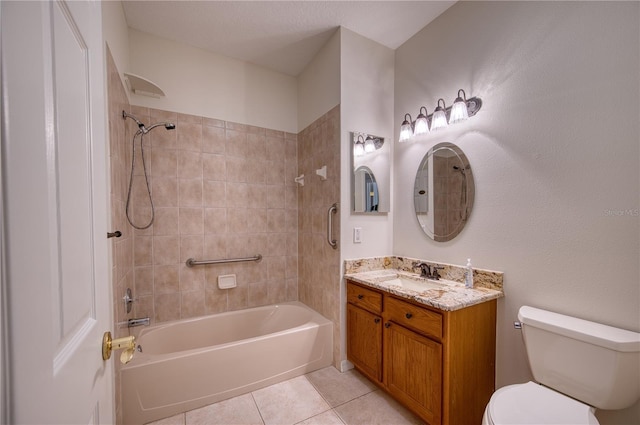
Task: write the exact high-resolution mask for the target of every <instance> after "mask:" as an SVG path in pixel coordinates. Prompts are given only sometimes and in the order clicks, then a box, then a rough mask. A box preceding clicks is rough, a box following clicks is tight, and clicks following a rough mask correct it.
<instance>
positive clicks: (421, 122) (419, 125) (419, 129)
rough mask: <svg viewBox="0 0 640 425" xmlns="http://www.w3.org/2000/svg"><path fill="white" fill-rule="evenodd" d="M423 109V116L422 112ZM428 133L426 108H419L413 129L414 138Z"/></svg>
mask: <svg viewBox="0 0 640 425" xmlns="http://www.w3.org/2000/svg"><path fill="white" fill-rule="evenodd" d="M423 109H424V114H423V113H422V110H423ZM428 132H429V122H428V121H427V108H425V107H424V106H423V107H421V108H420V113H419V114H418V118H416V125H415V129H414V130H413V135H414V136H419V135H421V134H426V133H428Z"/></svg>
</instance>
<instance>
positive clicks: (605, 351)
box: [518, 306, 640, 410]
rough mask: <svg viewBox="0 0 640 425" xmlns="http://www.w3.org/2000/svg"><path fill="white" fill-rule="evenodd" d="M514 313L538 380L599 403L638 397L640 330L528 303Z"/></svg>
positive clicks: (620, 403)
mask: <svg viewBox="0 0 640 425" xmlns="http://www.w3.org/2000/svg"><path fill="white" fill-rule="evenodd" d="M518 319H519V320H520V322H521V323H522V335H523V338H524V343H525V347H526V350H527V356H528V358H529V364H530V366H531V372H532V373H533V377H534V379H535V380H536V381H537V382H539V383H540V384H543V385H545V386H547V387H550V388H552V389H554V390H556V391H559V392H561V393H563V394H566V395H568V396H570V397H573V398H575V399H577V400H580V401H582V402H584V403H586V404H589V405H591V406H593V407H596V408H599V409H607V410H618V409H624V408H626V407H629V406H631V405H633V404H634V403H635V402H636V401H637V400H638V399H639V398H640V333H637V332H631V331H628V330H624V329H618V328H614V327H611V326H607V325H603V324H600V323H595V322H590V321H587V320H582V319H578V318H575V317H571V316H565V315H562V314H558V313H553V312H550V311H546V310H541V309H538V308H534V307H528V306H523V307H521V308H520V310H519V312H518Z"/></svg>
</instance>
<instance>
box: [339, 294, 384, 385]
mask: <svg viewBox="0 0 640 425" xmlns="http://www.w3.org/2000/svg"><path fill="white" fill-rule="evenodd" d="M347 300H348V304H347V335H351V338H347V352H348V353H349V357H350V359H353V360H352V361H353V362H357V363H358V365H359V366H358V369H359V370H360V371H361V372H362V373H363V374H364V375H366V376H368V377H369V379H371V380H373V381H375V382H377V383H380V382H381V381H382V317H381V316H380V314H381V312H382V294H380V293H379V292H376V291H372V290H369V289H367V288H363V287H360V286H355V285H351V286H349V287H347Z"/></svg>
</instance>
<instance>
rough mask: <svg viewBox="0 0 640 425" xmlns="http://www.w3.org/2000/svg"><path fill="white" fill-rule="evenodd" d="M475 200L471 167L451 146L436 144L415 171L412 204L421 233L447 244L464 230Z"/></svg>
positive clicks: (459, 152)
mask: <svg viewBox="0 0 640 425" xmlns="http://www.w3.org/2000/svg"><path fill="white" fill-rule="evenodd" d="M474 198H475V184H474V181H473V173H472V171H471V164H469V160H468V159H467V156H466V155H465V154H464V152H463V151H462V149H460V148H459V147H458V146H456V145H454V144H453V143H448V142H444V143H439V144H437V145H435V146H434V147H433V148H431V149H430V150H429V152H427V153H426V155H425V156H424V158H422V161H421V162H420V166H419V167H418V170H417V171H416V178H415V182H414V188H413V203H414V210H415V213H416V218H417V220H418V223H419V224H420V228H422V230H423V231H424V233H425V234H426V235H427V236H429V237H430V238H431V239H433V240H434V241H436V242H447V241H450V240H451V239H453V238H455V237H456V236H457V235H458V234H459V233H460V232H461V231H462V229H464V226H465V224H466V223H467V221H468V220H469V216H470V215H471V210H472V208H473V201H474Z"/></svg>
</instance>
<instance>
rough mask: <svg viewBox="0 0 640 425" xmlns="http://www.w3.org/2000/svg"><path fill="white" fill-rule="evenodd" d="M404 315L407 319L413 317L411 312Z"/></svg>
mask: <svg viewBox="0 0 640 425" xmlns="http://www.w3.org/2000/svg"><path fill="white" fill-rule="evenodd" d="M404 317H406V318H407V319H411V318H412V317H413V314H411V313H407V314H405V315H404Z"/></svg>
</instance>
